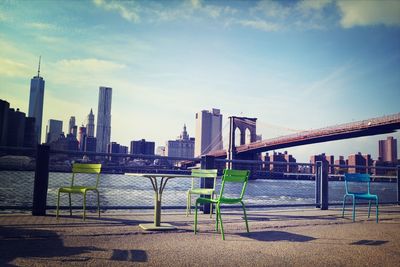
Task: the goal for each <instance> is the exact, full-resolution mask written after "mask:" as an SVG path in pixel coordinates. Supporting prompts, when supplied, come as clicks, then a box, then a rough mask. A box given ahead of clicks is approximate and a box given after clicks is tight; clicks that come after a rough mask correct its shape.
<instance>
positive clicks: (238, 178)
mask: <svg viewBox="0 0 400 267" xmlns="http://www.w3.org/2000/svg"><path fill="white" fill-rule="evenodd" d="M249 174H250V171H246V170H228V169H225V170H224V174H223V176H222V183H221V189H220V193H219V197H218V198H217V199H214V198H211V199H210V198H203V197H199V198H198V199H197V200H196V206H195V215H194V233H195V234H196V233H197V206H198V205H199V204H207V203H210V204H215V205H216V224H215V229H216V231H217V232H218V226H219V224H221V234H222V239H223V240H225V233H224V226H223V224H222V217H221V204H237V203H240V204H241V205H242V208H243V213H244V220H245V223H246V230H247V232H249V225H248V222H247V215H246V208H245V205H244V203H243V201H242V199H243V196H244V193H245V191H246V187H247V182H248V180H249ZM234 183H235V184H236V185H237V184H240V188H238V189H239V190H238V194H237V195H233V194H229V196H227V195H226V194H225V189H226V187H229V186H230V184H231V185H232V184H234Z"/></svg>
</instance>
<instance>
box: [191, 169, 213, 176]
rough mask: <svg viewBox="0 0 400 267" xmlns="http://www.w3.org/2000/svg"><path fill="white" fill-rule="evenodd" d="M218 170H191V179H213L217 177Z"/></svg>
mask: <svg viewBox="0 0 400 267" xmlns="http://www.w3.org/2000/svg"><path fill="white" fill-rule="evenodd" d="M217 173H218V170H215V169H212V170H204V169H193V170H192V176H193V177H202V178H215V177H217Z"/></svg>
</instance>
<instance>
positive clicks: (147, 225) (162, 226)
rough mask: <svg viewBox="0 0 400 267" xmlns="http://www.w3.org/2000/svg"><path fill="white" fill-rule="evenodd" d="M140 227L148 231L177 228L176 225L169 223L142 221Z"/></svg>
mask: <svg viewBox="0 0 400 267" xmlns="http://www.w3.org/2000/svg"><path fill="white" fill-rule="evenodd" d="M139 227H140V228H142V229H143V230H146V231H166V230H175V229H176V226H173V225H172V224H169V223H161V224H160V226H155V225H154V223H142V224H139Z"/></svg>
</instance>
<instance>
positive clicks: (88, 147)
mask: <svg viewBox="0 0 400 267" xmlns="http://www.w3.org/2000/svg"><path fill="white" fill-rule="evenodd" d="M96 145H97V140H96V137H93V136H86V142H85V148H84V151H88V152H96Z"/></svg>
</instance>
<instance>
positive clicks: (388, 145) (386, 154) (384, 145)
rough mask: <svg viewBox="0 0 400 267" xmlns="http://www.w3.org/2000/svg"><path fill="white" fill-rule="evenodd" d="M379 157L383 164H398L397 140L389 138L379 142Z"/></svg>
mask: <svg viewBox="0 0 400 267" xmlns="http://www.w3.org/2000/svg"><path fill="white" fill-rule="evenodd" d="M379 157H380V159H381V160H382V161H383V162H396V161H397V139H395V138H393V136H389V137H388V138H387V139H386V140H379Z"/></svg>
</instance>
